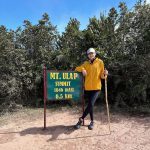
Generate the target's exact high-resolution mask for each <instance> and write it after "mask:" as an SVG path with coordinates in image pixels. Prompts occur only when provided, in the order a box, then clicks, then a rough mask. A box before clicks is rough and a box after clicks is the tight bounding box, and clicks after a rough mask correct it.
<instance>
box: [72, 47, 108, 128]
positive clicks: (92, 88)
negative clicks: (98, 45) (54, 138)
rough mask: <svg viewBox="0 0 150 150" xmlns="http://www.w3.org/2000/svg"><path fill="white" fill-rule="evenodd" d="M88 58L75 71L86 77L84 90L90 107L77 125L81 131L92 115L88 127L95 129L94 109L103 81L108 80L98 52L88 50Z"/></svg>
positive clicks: (92, 49) (91, 49)
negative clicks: (83, 123)
mask: <svg viewBox="0 0 150 150" xmlns="http://www.w3.org/2000/svg"><path fill="white" fill-rule="evenodd" d="M87 56H88V61H85V62H84V63H83V64H82V65H81V66H78V67H76V69H75V71H78V72H82V74H83V76H84V77H85V83H84V90H85V94H86V95H87V98H88V105H87V107H86V109H85V111H84V112H83V114H82V116H81V117H80V118H79V121H78V122H77V124H76V125H75V128H76V129H79V128H80V126H81V124H82V122H83V119H84V118H85V117H86V116H87V115H88V114H90V119H91V122H90V124H89V125H88V129H89V130H92V129H93V127H94V116H93V107H94V104H95V102H96V99H97V98H98V95H99V94H100V91H101V87H102V84H101V79H105V78H107V75H108V71H107V70H106V69H104V63H103V61H102V60H101V59H99V58H96V51H95V49H94V48H89V49H88V50H87Z"/></svg>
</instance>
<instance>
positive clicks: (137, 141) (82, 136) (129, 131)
mask: <svg viewBox="0 0 150 150" xmlns="http://www.w3.org/2000/svg"><path fill="white" fill-rule="evenodd" d="M80 113H81V112H78V111H76V110H70V109H69V110H67V109H62V110H59V111H53V112H52V111H48V112H47V130H45V131H43V130H42V128H43V110H41V109H39V110H36V115H33V114H34V113H33V114H29V113H27V114H25V116H22V115H20V116H19V115H17V117H16V116H15V115H14V116H10V117H9V120H7V123H8V124H6V125H4V123H3V125H1V127H0V150H150V117H142V116H141V117H129V116H123V115H119V114H115V115H111V134H109V128H108V125H107V115H106V114H104V112H96V113H95V127H94V130H93V131H90V130H88V128H87V125H88V124H89V118H87V119H86V120H85V126H82V127H81V129H79V130H74V129H73V127H72V125H74V124H75V123H76V122H77V119H78V117H79V114H80ZM0 121H1V123H2V121H4V119H0Z"/></svg>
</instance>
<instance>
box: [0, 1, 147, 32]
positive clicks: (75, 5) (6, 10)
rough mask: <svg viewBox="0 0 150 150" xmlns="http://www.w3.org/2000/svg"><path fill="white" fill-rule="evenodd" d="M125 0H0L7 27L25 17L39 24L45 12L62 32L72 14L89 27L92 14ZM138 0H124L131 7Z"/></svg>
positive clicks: (0, 14) (0, 12) (0, 16)
mask: <svg viewBox="0 0 150 150" xmlns="http://www.w3.org/2000/svg"><path fill="white" fill-rule="evenodd" d="M120 1H123V0H0V25H4V26H6V27H7V28H8V29H13V30H15V29H17V27H19V26H21V27H22V26H23V21H24V20H29V21H30V22H31V23H32V24H37V23H38V20H40V19H41V18H42V15H43V14H44V13H45V12H46V13H48V15H49V17H50V21H51V23H52V24H53V25H55V26H56V25H57V29H58V31H59V32H60V33H61V32H63V31H64V30H65V27H66V26H67V23H68V22H69V19H70V17H71V18H77V19H78V21H80V29H81V30H83V29H85V28H86V27H87V24H88V22H89V18H91V17H94V16H96V17H99V15H100V12H102V13H105V14H107V13H108V11H109V9H110V8H112V7H115V8H118V4H119V2H120ZM136 1H137V0H124V2H125V3H126V4H127V6H128V8H132V7H133V6H134V4H135V3H136ZM148 1H150V0H148Z"/></svg>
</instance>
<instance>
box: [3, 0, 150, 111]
mask: <svg viewBox="0 0 150 150" xmlns="http://www.w3.org/2000/svg"><path fill="white" fill-rule="evenodd" d="M118 8H119V9H118V11H117V9H115V8H114V7H113V8H111V9H110V11H109V12H108V15H104V14H102V13H100V16H99V17H98V18H96V17H92V18H89V24H88V26H87V28H86V29H84V30H80V22H79V21H78V20H77V19H76V18H70V20H69V22H68V25H67V26H66V28H65V31H64V32H63V33H62V34H59V33H58V32H57V28H56V27H55V26H53V25H52V23H51V22H50V19H49V16H48V14H46V13H45V14H43V16H42V19H40V20H39V21H38V24H36V25H32V23H31V22H30V21H28V20H25V21H24V27H23V29H22V28H21V27H19V28H18V29H17V30H16V31H13V30H10V31H8V30H7V29H6V27H5V26H0V76H1V78H0V105H1V107H0V110H2V109H3V108H11V107H14V105H15V104H22V105H26V104H27V105H29V104H32V105H33V104H34V105H35V104H36V99H40V98H42V97H43V95H42V93H43V87H42V86H43V74H42V69H43V65H44V64H46V66H47V67H48V68H49V69H59V70H73V69H74V68H75V67H76V66H77V65H79V64H81V63H82V62H83V61H84V60H85V59H87V58H86V57H87V56H86V50H87V49H88V48H89V47H94V48H96V50H97V55H98V57H100V58H101V59H102V60H104V63H105V66H106V68H107V69H108V70H109V74H110V75H109V77H108V94H109V101H110V103H111V104H112V105H113V106H114V107H137V106H142V105H143V106H145V105H147V106H149V105H150V84H149V83H150V11H149V10H150V5H149V4H146V3H145V2H142V1H139V2H137V3H136V4H135V6H134V7H133V8H132V9H131V10H129V9H128V8H127V6H126V4H125V3H123V2H121V3H120V4H119V6H118Z"/></svg>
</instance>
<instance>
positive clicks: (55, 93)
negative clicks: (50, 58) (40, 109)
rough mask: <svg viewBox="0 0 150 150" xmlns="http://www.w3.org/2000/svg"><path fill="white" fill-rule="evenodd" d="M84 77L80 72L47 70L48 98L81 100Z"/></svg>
mask: <svg viewBox="0 0 150 150" xmlns="http://www.w3.org/2000/svg"><path fill="white" fill-rule="evenodd" d="M82 93H83V77H82V74H81V73H79V72H73V71H64V72H63V71H60V72H58V71H51V70H46V97H47V99H48V100H67V99H68V100H75V101H77V100H80V99H81V97H82Z"/></svg>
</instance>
